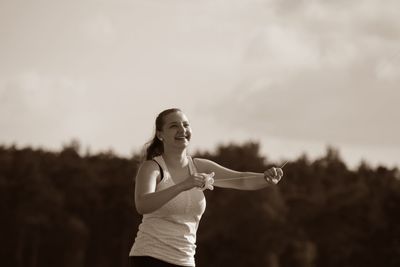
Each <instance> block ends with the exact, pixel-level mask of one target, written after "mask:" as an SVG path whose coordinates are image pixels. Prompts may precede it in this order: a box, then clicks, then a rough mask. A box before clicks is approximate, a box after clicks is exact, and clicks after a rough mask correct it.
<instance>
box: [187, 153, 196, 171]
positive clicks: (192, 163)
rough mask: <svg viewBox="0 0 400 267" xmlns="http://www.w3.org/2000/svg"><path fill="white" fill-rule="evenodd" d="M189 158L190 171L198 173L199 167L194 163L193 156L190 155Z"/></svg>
mask: <svg viewBox="0 0 400 267" xmlns="http://www.w3.org/2000/svg"><path fill="white" fill-rule="evenodd" d="M188 159H189V170H190V173H191V174H193V173H196V172H197V167H196V165H195V164H194V160H193V158H192V157H191V156H188Z"/></svg>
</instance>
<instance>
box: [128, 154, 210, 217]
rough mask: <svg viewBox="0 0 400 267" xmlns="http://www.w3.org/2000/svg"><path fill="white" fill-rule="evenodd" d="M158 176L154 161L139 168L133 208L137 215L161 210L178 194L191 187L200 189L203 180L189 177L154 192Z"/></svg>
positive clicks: (144, 163) (158, 172) (157, 168)
mask: <svg viewBox="0 0 400 267" xmlns="http://www.w3.org/2000/svg"><path fill="white" fill-rule="evenodd" d="M159 174H160V171H159V167H158V165H157V163H155V162H154V161H151V160H148V161H145V162H143V164H142V165H141V166H140V168H139V170H138V173H137V175H136V181H135V206H136V210H137V212H138V213H139V214H146V213H151V212H153V211H155V210H157V209H159V208H161V207H162V206H163V205H164V204H166V203H167V202H168V201H170V200H171V199H173V198H174V197H176V196H177V195H178V194H179V193H181V192H183V191H186V190H189V189H191V188H193V187H201V186H202V185H203V184H204V178H202V177H198V176H189V177H188V178H187V179H185V180H184V181H183V182H181V183H179V184H175V185H173V186H171V187H168V188H166V189H164V190H161V191H157V192H156V186H157V177H158V176H159Z"/></svg>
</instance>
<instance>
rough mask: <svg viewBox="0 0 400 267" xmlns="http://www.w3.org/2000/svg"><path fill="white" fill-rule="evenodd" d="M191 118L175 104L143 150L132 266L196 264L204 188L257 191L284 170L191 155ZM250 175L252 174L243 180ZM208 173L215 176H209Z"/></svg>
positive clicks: (161, 116)
mask: <svg viewBox="0 0 400 267" xmlns="http://www.w3.org/2000/svg"><path fill="white" fill-rule="evenodd" d="M191 136H192V131H191V128H190V125H189V121H188V119H187V118H186V116H185V114H184V113H183V112H182V111H181V110H179V109H175V108H174V109H167V110H164V111H163V112H161V113H160V114H159V115H158V117H157V119H156V132H155V136H154V138H153V140H152V141H151V142H150V144H149V146H148V148H147V150H146V152H147V153H146V161H144V162H143V163H142V165H141V166H140V168H139V170H138V173H137V176H136V185H135V205H136V209H137V211H138V212H139V213H140V214H142V215H143V220H142V223H141V224H140V225H139V230H138V233H137V236H136V239H135V242H134V244H133V246H132V249H131V251H130V253H129V255H130V259H131V264H132V266H134V267H144V266H151V267H157V266H195V260H194V255H195V248H196V231H197V228H198V225H199V221H200V218H201V215H202V214H203V212H204V210H205V207H206V200H205V197H204V194H203V191H202V190H204V189H205V188H209V189H212V185H211V184H212V183H213V185H214V186H217V187H224V188H235V189H242V190H256V189H261V188H264V187H266V186H268V185H270V184H276V183H278V182H279V180H280V179H281V177H282V176H283V172H282V169H280V168H271V169H269V170H267V171H265V172H264V173H254V172H237V171H234V170H230V169H228V168H225V167H223V166H220V165H218V164H217V163H215V162H213V161H210V160H207V159H200V158H196V159H192V158H191V157H190V156H189V155H188V154H187V148H188V145H189V142H190V139H191ZM247 176H252V177H251V178H254V179H241V177H243V178H245V177H247ZM211 177H213V178H214V180H213V179H211Z"/></svg>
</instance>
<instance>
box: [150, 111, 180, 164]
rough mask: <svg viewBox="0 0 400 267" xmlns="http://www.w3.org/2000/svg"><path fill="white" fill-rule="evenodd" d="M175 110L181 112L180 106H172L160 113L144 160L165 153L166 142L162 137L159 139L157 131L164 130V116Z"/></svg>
mask: <svg viewBox="0 0 400 267" xmlns="http://www.w3.org/2000/svg"><path fill="white" fill-rule="evenodd" d="M173 112H181V110H180V109H178V108H170V109H166V110H164V111H162V112H161V113H160V114H158V116H157V118H156V127H155V133H154V137H153V139H151V141H149V142H148V143H146V145H145V150H144V151H145V153H144V156H143V158H144V160H151V159H153V158H154V157H157V156H160V155H161V154H162V153H164V144H163V142H161V140H160V139H158V137H157V131H161V130H162V127H163V126H164V117H165V116H167V115H168V114H170V113H173Z"/></svg>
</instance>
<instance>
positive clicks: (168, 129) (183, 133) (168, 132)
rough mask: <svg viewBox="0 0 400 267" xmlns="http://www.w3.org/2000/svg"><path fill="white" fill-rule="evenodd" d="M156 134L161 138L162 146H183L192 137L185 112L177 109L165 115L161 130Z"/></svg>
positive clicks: (186, 144) (187, 143) (185, 145)
mask: <svg viewBox="0 0 400 267" xmlns="http://www.w3.org/2000/svg"><path fill="white" fill-rule="evenodd" d="M157 135H158V138H160V139H162V141H163V143H164V146H165V145H170V146H173V147H179V148H185V147H187V146H188V145H189V142H190V138H191V137H192V129H191V128H190V125H189V121H188V119H187V117H186V116H185V114H183V113H182V112H179V111H178V112H173V113H171V114H168V115H167V116H165V118H164V125H163V127H162V130H161V131H159V132H158V134H157Z"/></svg>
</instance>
